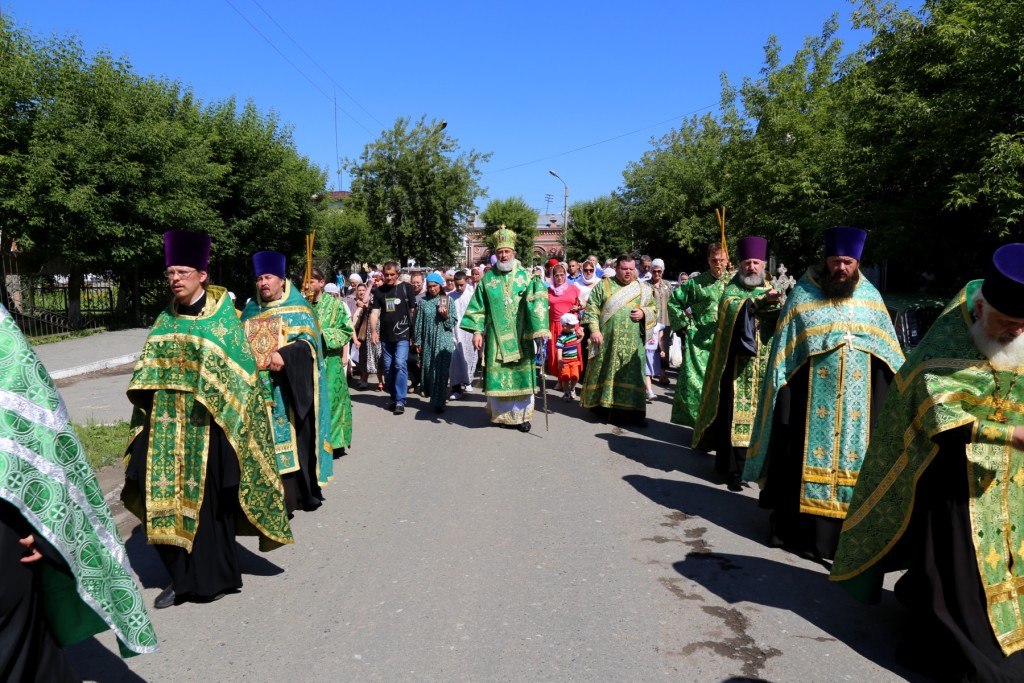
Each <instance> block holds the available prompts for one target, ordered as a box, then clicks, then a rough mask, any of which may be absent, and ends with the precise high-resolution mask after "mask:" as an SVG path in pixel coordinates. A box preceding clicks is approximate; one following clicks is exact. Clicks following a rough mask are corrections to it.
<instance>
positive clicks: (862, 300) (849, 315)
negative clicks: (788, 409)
mask: <svg viewBox="0 0 1024 683" xmlns="http://www.w3.org/2000/svg"><path fill="white" fill-rule="evenodd" d="M872 357H874V358H877V359H879V360H880V361H882V362H883V363H885V364H886V365H887V366H888V367H889V369H890V370H892V372H894V373H895V372H896V371H897V370H899V368H900V366H901V365H903V352H902V351H901V350H900V345H899V342H898V341H897V340H896V332H895V330H893V326H892V320H891V318H890V317H889V312H888V310H887V309H886V307H885V303H884V302H883V301H882V297H881V295H880V294H879V293H878V290H877V289H875V287H874V285H872V284H871V283H870V282H869V281H868V279H867V278H865V277H863V276H862V277H861V279H860V282H859V283H858V284H857V287H856V289H855V290H854V292H853V296H852V297H850V298H848V299H846V298H844V299H829V298H828V297H826V296H825V294H824V293H823V292H822V290H821V287H820V286H819V284H818V282H817V281H816V280H815V279H814V277H813V275H812V274H811V272H808V273H806V274H804V276H803V277H802V278H800V281H799V282H797V284H796V286H795V287H794V288H793V291H792V292H790V294H789V297H788V298H787V299H786V306H785V308H784V309H783V310H782V314H781V316H780V318H779V325H778V328H777V331H776V333H775V341H774V343H773V345H772V351H771V356H770V358H769V362H768V367H767V370H766V372H765V380H764V388H763V393H762V395H761V396H762V397H761V401H760V402H759V405H758V406H757V417H756V419H755V421H754V424H755V429H754V440H753V442H752V444H751V447H750V450H749V452H748V453H747V462H746V466H745V470H744V479H746V480H748V481H757V480H760V479H761V478H762V477H764V476H765V475H766V473H767V471H768V458H769V455H768V454H769V452H770V450H769V444H770V443H771V431H772V425H773V423H774V410H775V402H776V399H777V398H778V395H779V391H780V390H781V389H782V388H783V387H785V386H786V385H787V384H788V383H789V381H790V380H791V379H792V378H793V376H794V375H795V374H796V373H797V372H798V371H799V370H800V368H802V367H803V366H804V364H806V363H809V364H810V368H809V375H808V381H809V383H810V387H809V390H808V400H807V415H806V416H803V417H802V419H798V417H797V416H794V417H793V418H791V420H792V421H793V422H795V423H796V424H800V423H801V422H802V423H803V424H804V425H805V426H806V427H805V431H804V465H803V477H802V480H801V495H800V512H804V513H808V514H814V515H820V516H822V517H834V518H838V519H842V518H843V517H845V516H846V510H847V506H848V505H849V502H850V497H851V496H852V495H853V487H854V486H855V485H856V483H857V476H858V473H859V472H860V469H861V465H862V464H863V461H864V453H865V452H866V451H867V446H868V432H869V429H870V427H869V426H870V424H871V422H872V420H873V417H874V416H872V415H871V397H872V387H871V371H870V370H871V358H872Z"/></svg>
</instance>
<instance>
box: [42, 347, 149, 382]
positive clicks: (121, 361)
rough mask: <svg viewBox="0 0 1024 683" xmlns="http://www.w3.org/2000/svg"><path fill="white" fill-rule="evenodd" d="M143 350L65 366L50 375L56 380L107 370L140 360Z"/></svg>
mask: <svg viewBox="0 0 1024 683" xmlns="http://www.w3.org/2000/svg"><path fill="white" fill-rule="evenodd" d="M141 355H142V352H141V351H140V352H138V353H129V354H127V355H124V356H118V357H117V358H105V359H103V360H98V361H95V362H93V363H87V364H86V365H78V366H75V367H73V368H65V369H63V370H55V371H53V372H51V373H50V377H52V378H53V380H54V381H57V380H59V379H67V378H68V377H75V376H77V375H85V374H88V373H90V372H98V371H99V370H106V369H107V368H116V367H117V366H119V365H127V364H128V363H134V362H136V361H137V360H139V357H140V356H141Z"/></svg>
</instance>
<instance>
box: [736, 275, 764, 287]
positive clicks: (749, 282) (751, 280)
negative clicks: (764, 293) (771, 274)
mask: <svg viewBox="0 0 1024 683" xmlns="http://www.w3.org/2000/svg"><path fill="white" fill-rule="evenodd" d="M740 282H742V283H743V285H744V286H746V287H760V286H761V285H763V284H764V274H761V275H741V276H740Z"/></svg>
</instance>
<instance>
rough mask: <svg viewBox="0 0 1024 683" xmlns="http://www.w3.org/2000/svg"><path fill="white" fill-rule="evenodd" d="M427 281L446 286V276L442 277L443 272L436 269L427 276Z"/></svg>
mask: <svg viewBox="0 0 1024 683" xmlns="http://www.w3.org/2000/svg"><path fill="white" fill-rule="evenodd" d="M427 282H433V283H434V284H438V285H441V286H442V287H444V278H443V277H441V273H439V272H437V271H436V270H435V271H434V272H433V273H431V274H430V275H428V276H427Z"/></svg>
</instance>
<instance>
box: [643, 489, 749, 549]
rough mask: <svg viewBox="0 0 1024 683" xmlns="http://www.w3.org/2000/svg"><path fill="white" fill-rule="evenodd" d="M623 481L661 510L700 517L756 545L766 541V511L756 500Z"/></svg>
mask: <svg viewBox="0 0 1024 683" xmlns="http://www.w3.org/2000/svg"><path fill="white" fill-rule="evenodd" d="M623 480H624V481H625V482H626V483H628V484H629V485H630V486H632V487H633V488H635V489H636V490H637V491H639V492H640V493H642V494H643V495H645V496H647V497H648V498H650V499H651V500H652V501H654V502H655V503H657V504H658V505H661V506H663V507H666V508H669V509H672V510H678V511H679V512H681V513H683V514H684V515H686V516H687V517H700V518H702V519H706V520H707V521H708V522H710V523H711V524H714V525H715V526H718V527H721V528H723V529H726V530H728V531H730V532H732V533H734V534H736V535H737V536H742V537H743V538H748V539H750V540H752V541H755V542H756V543H764V542H765V541H767V539H768V511H767V510H761V509H760V508H758V507H757V498H756V497H753V496H750V495H745V494H742V493H733V492H732V491H729V490H728V489H726V488H725V487H722V488H715V487H711V486H707V485H705V484H699V483H690V482H685V481H674V480H671V479H655V478H652V477H645V476H643V475H641V474H630V475H627V476H625V477H623Z"/></svg>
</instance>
